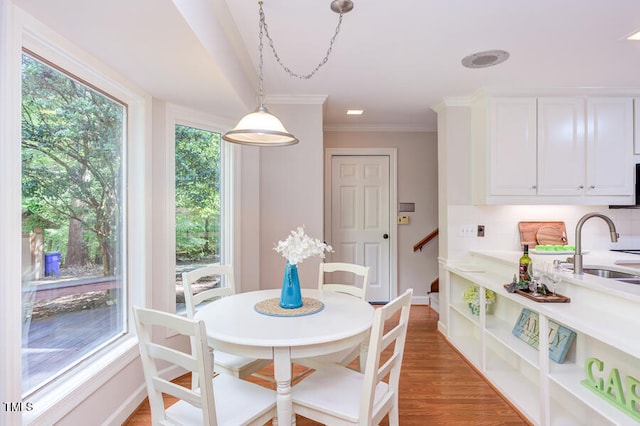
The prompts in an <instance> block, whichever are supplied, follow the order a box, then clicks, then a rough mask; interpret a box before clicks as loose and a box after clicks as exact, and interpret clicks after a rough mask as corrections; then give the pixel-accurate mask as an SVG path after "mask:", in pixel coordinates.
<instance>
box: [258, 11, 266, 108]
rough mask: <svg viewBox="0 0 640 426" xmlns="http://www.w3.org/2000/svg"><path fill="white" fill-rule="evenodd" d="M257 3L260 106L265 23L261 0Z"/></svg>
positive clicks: (262, 87) (260, 100)
mask: <svg viewBox="0 0 640 426" xmlns="http://www.w3.org/2000/svg"><path fill="white" fill-rule="evenodd" d="M258 4H259V5H260V32H259V33H258V40H259V43H258V51H259V52H260V59H259V62H258V99H259V102H260V106H262V104H263V101H262V98H263V90H264V84H263V82H262V80H263V74H262V72H263V71H262V67H263V64H264V60H263V57H262V47H263V44H262V35H263V31H262V29H263V28H264V26H265V23H264V12H263V11H262V1H260V2H258Z"/></svg>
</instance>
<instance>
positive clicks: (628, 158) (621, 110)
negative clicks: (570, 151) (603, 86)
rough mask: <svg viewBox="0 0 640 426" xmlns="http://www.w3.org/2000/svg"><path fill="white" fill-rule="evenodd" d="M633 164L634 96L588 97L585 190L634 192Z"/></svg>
mask: <svg viewBox="0 0 640 426" xmlns="http://www.w3.org/2000/svg"><path fill="white" fill-rule="evenodd" d="M633 165H634V158H633V100H632V99H631V98H587V175H586V181H585V191H586V194H587V195H589V196H609V195H622V196H625V195H631V194H633V193H634V185H633V181H634V167H633Z"/></svg>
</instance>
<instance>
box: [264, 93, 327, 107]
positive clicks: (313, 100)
mask: <svg viewBox="0 0 640 426" xmlns="http://www.w3.org/2000/svg"><path fill="white" fill-rule="evenodd" d="M264 100H265V102H264V103H265V104H289V105H324V103H325V102H326V101H327V95H267V96H265V98H264Z"/></svg>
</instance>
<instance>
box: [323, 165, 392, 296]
mask: <svg viewBox="0 0 640 426" xmlns="http://www.w3.org/2000/svg"><path fill="white" fill-rule="evenodd" d="M389 187H390V175H389V156H386V155H372V156H368V155H367V156H352V155H334V156H332V157H331V210H330V214H331V220H330V222H331V226H330V228H331V229H330V235H329V241H328V242H329V243H330V244H331V245H332V246H333V248H334V250H335V252H334V253H333V254H332V255H331V257H330V258H331V261H333V262H348V263H356V264H360V265H367V266H369V267H370V268H371V269H370V271H369V283H370V284H369V285H370V287H369V292H368V299H369V301H372V302H388V301H389V300H390V273H389V272H390V268H389V265H390V249H389V246H390V226H391V224H390V217H389V216H390V214H389V206H390V204H389V203H390V201H389Z"/></svg>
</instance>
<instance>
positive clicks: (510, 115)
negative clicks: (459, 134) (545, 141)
mask: <svg viewBox="0 0 640 426" xmlns="http://www.w3.org/2000/svg"><path fill="white" fill-rule="evenodd" d="M488 111H489V125H488V129H487V131H488V137H489V140H490V144H491V149H490V150H489V170H490V171H491V172H490V173H489V179H490V181H489V186H490V190H489V192H490V193H491V194H494V195H536V185H537V182H536V98H493V99H490V100H489V109H488ZM494 171H496V172H495V173H493V172H494ZM506 176H508V179H505V177H506Z"/></svg>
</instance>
